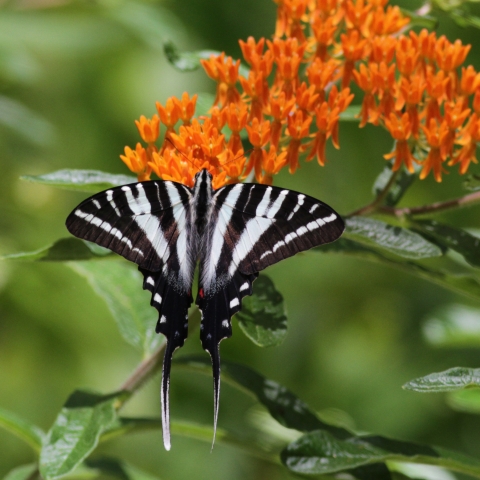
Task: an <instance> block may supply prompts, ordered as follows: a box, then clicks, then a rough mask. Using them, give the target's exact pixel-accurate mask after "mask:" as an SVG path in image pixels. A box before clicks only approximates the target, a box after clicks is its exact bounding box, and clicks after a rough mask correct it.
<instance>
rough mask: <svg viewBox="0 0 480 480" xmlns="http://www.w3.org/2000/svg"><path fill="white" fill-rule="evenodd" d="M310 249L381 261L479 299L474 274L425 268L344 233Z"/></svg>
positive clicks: (477, 285) (477, 283) (479, 294)
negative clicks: (359, 241) (355, 239)
mask: <svg viewBox="0 0 480 480" xmlns="http://www.w3.org/2000/svg"><path fill="white" fill-rule="evenodd" d="M312 251H315V252H321V253H328V252H334V253H342V254H346V255H352V256H354V257H357V258H364V259H366V260H370V261H374V262H376V263H382V264H384V265H388V266H390V267H393V268H394V269H395V270H396V271H398V270H403V271H404V272H406V273H410V274H412V275H415V276H417V277H420V278H423V279H425V280H428V281H430V282H432V283H435V284H437V285H440V286H441V287H444V288H447V289H449V290H453V291H454V292H457V293H461V294H462V295H466V296H468V297H471V298H474V299H475V300H479V299H480V283H479V280H478V278H477V277H476V276H475V275H470V274H462V275H458V274H454V273H450V272H448V271H442V270H435V269H433V268H427V267H425V266H423V265H419V264H417V263H415V262H412V261H408V262H407V261H403V260H397V259H392V258H389V257H388V256H386V255H384V254H383V253H382V252H379V251H377V250H376V249H374V248H370V247H366V246H364V245H362V244H360V243H358V242H356V241H354V240H349V239H348V238H345V235H344V236H343V237H342V238H340V239H339V240H337V241H335V242H333V243H329V244H327V245H322V247H317V248H314V249H313V250H312Z"/></svg>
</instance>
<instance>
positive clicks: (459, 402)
mask: <svg viewBox="0 0 480 480" xmlns="http://www.w3.org/2000/svg"><path fill="white" fill-rule="evenodd" d="M446 401H447V404H448V405H449V406H450V407H451V408H452V409H453V410H457V411H458V412H465V413H473V414H475V415H480V388H467V389H465V390H457V391H455V392H450V393H449V394H448V395H447V397H446Z"/></svg>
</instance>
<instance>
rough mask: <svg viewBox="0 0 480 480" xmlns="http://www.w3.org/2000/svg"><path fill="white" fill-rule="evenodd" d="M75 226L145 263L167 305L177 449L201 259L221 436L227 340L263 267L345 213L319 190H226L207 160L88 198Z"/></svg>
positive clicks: (326, 233) (240, 186)
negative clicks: (185, 352)
mask: <svg viewBox="0 0 480 480" xmlns="http://www.w3.org/2000/svg"><path fill="white" fill-rule="evenodd" d="M66 226H67V229H68V230H69V232H70V233H71V234H73V235H75V236H76V237H79V238H82V239H84V240H88V241H90V242H95V243H96V244H98V245H101V246H102V247H106V248H108V249H110V250H112V251H113V252H115V253H117V254H119V255H121V256H123V257H125V258H126V259H127V260H130V261H131V262H134V263H136V264H137V265H138V268H139V270H140V272H141V273H142V274H143V277H144V282H143V288H144V289H146V290H149V291H150V292H151V294H152V299H151V305H152V306H153V307H155V308H156V309H157V310H158V312H159V317H158V322H157V325H156V332H157V333H162V334H163V335H165V337H166V339H167V344H166V349H165V356H164V361H163V370H162V382H161V385H162V386H161V403H162V429H163V442H164V445H165V448H166V450H170V446H171V444H170V413H169V385H170V368H171V361H172V356H173V353H174V351H175V350H176V349H177V348H180V347H182V346H183V344H184V342H185V339H186V338H187V333H188V309H189V307H190V305H191V304H192V302H193V297H192V283H193V276H194V271H195V268H196V264H197V262H198V263H199V282H198V283H199V284H198V294H197V298H196V304H197V305H198V308H199V309H200V311H201V314H202V315H201V316H202V319H201V324H200V339H201V342H202V346H203V348H204V349H205V350H206V351H207V352H208V353H209V354H210V356H211V360H212V369H213V385H214V437H213V438H214V440H215V432H216V426H217V419H218V406H219V395H220V353H219V344H220V342H221V341H222V340H223V339H225V338H228V337H230V336H231V335H232V325H231V318H232V316H233V315H234V314H235V313H236V312H238V311H239V310H240V308H241V304H242V299H243V297H245V296H246V295H251V294H252V283H253V282H254V280H255V279H256V278H257V276H258V274H259V272H260V271H261V270H263V269H265V268H266V267H268V266H269V265H273V264H274V263H277V262H279V261H281V260H283V259H285V258H288V257H291V256H293V255H295V254H296V253H298V252H301V251H304V250H308V249H310V248H312V247H315V246H318V245H322V244H325V243H329V242H333V241H334V240H336V239H337V238H339V237H340V236H341V234H342V233H343V230H344V228H345V226H344V222H343V220H342V219H341V217H340V216H339V215H338V214H337V213H336V212H335V211H334V210H333V209H332V208H331V207H329V206H328V205H326V204H325V203H323V202H320V201H319V200H316V199H315V198H312V197H309V196H308V195H304V194H303V193H298V192H294V191H292V190H286V189H282V188H278V187H273V186H267V185H260V184H248V183H237V184H232V185H227V186H224V187H222V188H219V189H218V190H214V189H213V187H212V175H211V174H210V173H209V172H208V171H207V170H206V169H203V170H200V171H199V172H198V173H197V174H196V176H195V183H194V186H193V188H192V189H191V188H189V187H187V186H185V185H183V184H181V183H176V182H172V181H162V180H159V181H154V180H151V181H145V182H139V183H132V184H130V185H124V186H121V187H115V188H111V189H109V190H106V191H104V192H101V193H98V194H96V195H93V196H92V197H90V198H88V199H86V200H85V201H83V202H82V203H81V204H80V205H78V207H77V208H75V209H74V210H73V212H72V213H71V214H70V215H69V216H68V218H67V221H66Z"/></svg>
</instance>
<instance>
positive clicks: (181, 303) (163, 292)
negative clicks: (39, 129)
mask: <svg viewBox="0 0 480 480" xmlns="http://www.w3.org/2000/svg"><path fill="white" fill-rule="evenodd" d="M139 270H140V271H141V272H142V274H143V276H144V281H143V288H144V289H145V290H148V291H150V293H151V294H152V300H151V302H150V304H151V305H152V307H155V308H156V309H157V310H158V314H159V315H158V321H157V326H156V328H155V331H156V332H157V333H163V335H165V337H166V338H167V346H166V349H165V354H164V357H163V368H162V388H161V394H160V398H161V403H162V425H163V429H162V430H163V443H164V445H165V448H166V449H167V450H170V406H169V390H170V369H171V363H172V356H173V353H174V352H175V350H177V348H181V347H183V344H184V343H185V339H186V338H187V335H188V308H189V307H190V305H191V303H192V300H193V299H192V295H191V292H186V293H185V292H183V291H181V290H180V291H179V290H177V289H176V288H175V284H174V283H171V282H169V281H168V278H166V277H165V276H164V275H163V274H162V272H150V271H148V270H144V269H142V268H139Z"/></svg>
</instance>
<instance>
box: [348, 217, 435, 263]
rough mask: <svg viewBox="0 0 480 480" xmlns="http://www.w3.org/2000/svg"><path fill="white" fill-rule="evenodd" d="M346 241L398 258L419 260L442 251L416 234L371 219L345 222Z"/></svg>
mask: <svg viewBox="0 0 480 480" xmlns="http://www.w3.org/2000/svg"><path fill="white" fill-rule="evenodd" d="M346 225H347V228H346V231H345V234H344V236H345V237H346V238H347V239H352V240H356V241H358V242H363V243H365V244H367V245H371V246H376V247H380V248H383V249H385V250H388V251H389V252H392V253H395V254H396V255H399V256H400V257H404V258H411V259H419V258H430V257H439V256H441V255H442V250H441V249H440V248H439V247H437V245H434V244H433V243H431V242H429V241H428V240H426V239H425V238H423V237H422V236H421V235H419V234H418V233H415V232H412V231H411V230H408V229H406V228H403V227H398V226H394V225H390V224H388V223H385V222H382V221H381V220H376V219H373V218H365V217H351V218H347V220H346Z"/></svg>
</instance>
